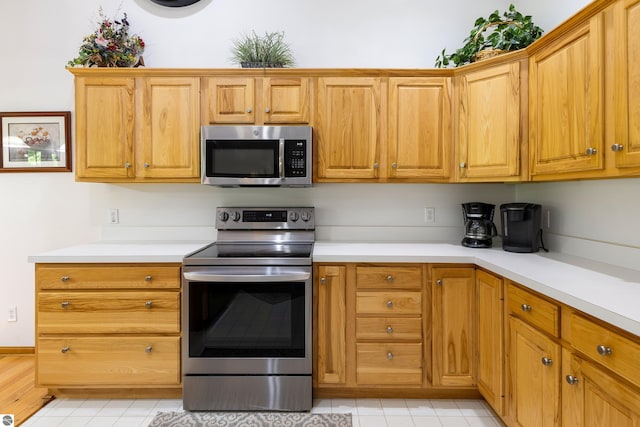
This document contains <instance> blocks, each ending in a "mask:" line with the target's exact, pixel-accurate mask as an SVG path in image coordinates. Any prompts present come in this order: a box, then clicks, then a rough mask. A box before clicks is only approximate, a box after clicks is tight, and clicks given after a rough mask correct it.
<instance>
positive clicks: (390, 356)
mask: <svg viewBox="0 0 640 427" xmlns="http://www.w3.org/2000/svg"><path fill="white" fill-rule="evenodd" d="M387 359H389V360H391V359H393V353H391V352H389V353H387Z"/></svg>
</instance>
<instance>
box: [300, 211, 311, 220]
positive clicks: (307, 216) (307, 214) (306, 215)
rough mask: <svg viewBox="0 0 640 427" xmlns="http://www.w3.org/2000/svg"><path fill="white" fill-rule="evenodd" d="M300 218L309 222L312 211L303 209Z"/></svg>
mask: <svg viewBox="0 0 640 427" xmlns="http://www.w3.org/2000/svg"><path fill="white" fill-rule="evenodd" d="M300 218H301V219H302V220H303V221H304V222H307V221H309V220H310V219H311V212H308V211H302V213H301V214H300Z"/></svg>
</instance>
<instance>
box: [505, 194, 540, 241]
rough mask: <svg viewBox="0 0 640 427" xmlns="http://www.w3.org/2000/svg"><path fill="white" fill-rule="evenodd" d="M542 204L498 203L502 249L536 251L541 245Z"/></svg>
mask: <svg viewBox="0 0 640 427" xmlns="http://www.w3.org/2000/svg"><path fill="white" fill-rule="evenodd" d="M541 218H542V206H540V205H537V204H535V203H505V204H503V205H500V219H501V223H502V249H504V250H505V251H508V252H521V253H524V252H538V250H539V249H540V248H541V247H542V249H544V250H545V251H546V248H545V247H544V245H543V244H542V228H541V227H540V222H541Z"/></svg>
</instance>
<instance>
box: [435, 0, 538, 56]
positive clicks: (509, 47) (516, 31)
mask: <svg viewBox="0 0 640 427" xmlns="http://www.w3.org/2000/svg"><path fill="white" fill-rule="evenodd" d="M488 29H492V31H491V32H490V33H488V35H486V37H485V31H486V30H488ZM542 32H543V30H542V29H541V28H540V27H538V26H537V25H535V24H534V23H533V20H532V18H531V15H526V16H524V15H522V14H521V13H520V12H518V11H517V10H516V8H515V6H514V5H513V4H512V5H510V6H509V10H508V11H506V12H504V13H503V14H502V16H501V15H500V14H499V13H498V11H497V10H496V11H494V12H493V13H492V14H491V15H489V18H488V19H485V18H483V17H480V18H478V19H476V22H475V23H474V26H473V28H472V29H471V32H470V34H469V37H467V38H466V39H465V40H464V43H465V44H464V46H462V47H461V48H459V49H458V50H456V51H455V52H453V53H451V54H449V55H447V53H446V52H445V50H446V49H443V50H442V53H441V54H440V55H438V57H437V58H436V63H435V66H436V67H437V68H443V67H447V66H449V65H450V64H451V63H453V65H454V66H456V67H459V66H461V65H465V64H469V63H471V62H475V61H479V60H481V59H485V58H489V57H492V56H496V55H499V54H501V53H505V52H509V51H513V50H518V49H522V48H524V47H527V46H529V45H530V44H531V43H533V42H534V41H535V40H537V39H538V38H540V36H541V35H542Z"/></svg>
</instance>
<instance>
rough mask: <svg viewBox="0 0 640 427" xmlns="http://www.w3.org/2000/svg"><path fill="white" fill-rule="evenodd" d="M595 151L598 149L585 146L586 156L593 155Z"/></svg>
mask: <svg viewBox="0 0 640 427" xmlns="http://www.w3.org/2000/svg"><path fill="white" fill-rule="evenodd" d="M597 152H598V150H597V149H595V148H593V147H589V148H587V151H586V153H587V156H593V155H594V154H596V153H597Z"/></svg>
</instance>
